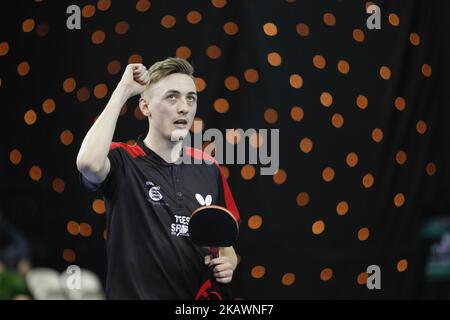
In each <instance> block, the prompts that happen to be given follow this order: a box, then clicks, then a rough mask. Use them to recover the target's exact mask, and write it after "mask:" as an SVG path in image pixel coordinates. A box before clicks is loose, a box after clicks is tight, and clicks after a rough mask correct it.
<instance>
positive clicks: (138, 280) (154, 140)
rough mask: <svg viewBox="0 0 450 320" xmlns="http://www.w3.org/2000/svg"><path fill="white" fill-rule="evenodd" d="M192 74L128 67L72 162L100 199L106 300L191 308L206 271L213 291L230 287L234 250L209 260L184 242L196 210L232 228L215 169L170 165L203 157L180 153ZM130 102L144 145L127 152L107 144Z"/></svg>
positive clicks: (227, 198) (179, 65)
mask: <svg viewBox="0 0 450 320" xmlns="http://www.w3.org/2000/svg"><path fill="white" fill-rule="evenodd" d="M193 72H194V70H193V68H192V66H191V65H190V64H189V63H188V62H187V61H186V60H184V59H180V58H168V59H166V60H164V61H159V62H157V63H155V64H154V65H153V66H151V67H150V69H149V70H147V69H146V68H145V67H144V66H143V65H142V64H130V65H128V66H127V67H126V69H125V72H124V74H123V76H122V79H121V80H120V82H119V84H118V85H117V88H116V89H115V90H114V92H113V94H112V96H111V99H110V100H109V102H108V104H107V106H106V107H105V109H104V110H103V112H102V114H101V115H100V116H99V117H98V119H97V121H96V122H95V123H94V125H93V126H92V127H91V129H90V130H89V132H88V133H87V135H86V137H85V138H84V141H83V143H82V145H81V148H80V151H79V153H78V157H77V167H78V170H79V171H80V172H81V174H82V181H83V184H84V185H85V186H86V187H87V188H88V189H90V190H98V189H100V190H101V192H102V194H103V196H104V199H105V205H106V210H107V230H108V237H107V239H108V240H107V258H108V273H107V280H106V296H107V298H109V299H193V298H195V297H196V296H197V294H198V292H197V291H198V289H199V288H200V286H201V285H202V279H203V280H204V278H205V273H206V274H207V273H208V272H209V268H208V267H213V275H214V277H215V278H216V280H217V282H219V283H223V284H226V283H229V282H231V279H232V276H233V272H234V269H235V268H236V264H237V258H236V254H235V252H234V249H233V248H232V247H229V248H220V255H219V258H216V259H212V260H211V258H210V257H209V256H207V255H206V254H207V252H205V249H204V248H198V247H197V246H195V245H194V244H193V243H192V241H191V239H190V238H189V233H188V222H189V217H190V215H191V213H192V212H193V211H194V210H195V209H197V208H198V207H200V206H202V205H205V204H217V205H222V206H224V207H227V208H228V209H229V210H230V211H231V212H232V213H233V214H234V215H235V217H236V218H238V219H239V213H238V210H237V208H236V205H235V203H234V200H233V197H232V195H231V192H230V189H229V187H228V184H227V182H226V180H225V178H224V177H223V175H222V174H221V172H220V169H219V168H218V166H217V165H214V164H212V165H208V164H206V163H202V164H184V163H181V164H180V163H176V162H177V160H178V159H179V158H180V157H181V156H182V155H184V153H185V152H189V154H190V155H191V156H196V157H198V155H199V154H200V155H201V154H202V153H201V151H199V150H195V149H189V150H188V151H186V150H185V148H183V146H182V142H183V138H185V137H186V136H187V134H188V133H189V128H190V127H191V125H192V123H193V119H194V116H195V113H196V109H197V90H196V87H195V82H194V76H193ZM138 94H140V95H141V98H140V100H139V107H140V110H141V111H142V113H143V114H144V115H145V116H146V117H148V121H149V130H148V134H147V136H146V137H145V138H142V137H140V138H138V141H137V143H136V144H135V145H134V146H130V145H127V144H125V143H116V142H112V139H113V135H114V130H115V127H116V122H117V119H118V117H119V113H120V110H121V108H122V106H123V105H124V103H125V102H126V101H127V100H128V99H129V98H130V97H132V96H135V95H138ZM186 149H187V148H186Z"/></svg>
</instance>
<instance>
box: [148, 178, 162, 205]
mask: <svg viewBox="0 0 450 320" xmlns="http://www.w3.org/2000/svg"><path fill="white" fill-rule="evenodd" d="M146 185H147V186H151V188H150V190H148V196H149V197H150V199H152V200H153V201H156V202H158V201H160V200H161V199H162V198H163V196H162V194H161V192H159V190H160V189H161V187H160V186H157V185H155V184H154V183H153V182H151V181H147V182H146Z"/></svg>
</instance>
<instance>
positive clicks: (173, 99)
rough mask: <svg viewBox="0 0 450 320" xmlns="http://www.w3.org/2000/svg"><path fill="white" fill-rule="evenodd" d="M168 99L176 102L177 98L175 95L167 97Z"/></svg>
mask: <svg viewBox="0 0 450 320" xmlns="http://www.w3.org/2000/svg"><path fill="white" fill-rule="evenodd" d="M167 99H169V100H171V101H175V99H176V97H175V95H174V94H171V95H170V96H167Z"/></svg>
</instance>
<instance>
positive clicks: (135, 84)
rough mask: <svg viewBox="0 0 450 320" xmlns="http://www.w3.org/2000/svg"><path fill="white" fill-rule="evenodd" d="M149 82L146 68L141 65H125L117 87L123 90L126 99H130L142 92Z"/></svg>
mask: <svg viewBox="0 0 450 320" xmlns="http://www.w3.org/2000/svg"><path fill="white" fill-rule="evenodd" d="M149 80H150V76H149V74H148V71H147V68H145V66H144V65H143V64H141V63H133V64H129V65H127V67H126V68H125V72H124V73H123V75H122V79H121V80H120V82H119V84H118V85H117V87H118V88H119V87H120V88H123V89H124V90H125V91H126V93H127V98H131V97H133V96H136V95H138V94H141V93H142V92H144V90H145V89H146V88H147V84H148V82H149Z"/></svg>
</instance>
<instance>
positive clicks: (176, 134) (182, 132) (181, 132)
mask: <svg viewBox="0 0 450 320" xmlns="http://www.w3.org/2000/svg"><path fill="white" fill-rule="evenodd" d="M188 133H189V130H188V129H175V130H174V131H172V134H171V135H170V140H171V141H180V140H183V139H184V138H186V136H187V135H188Z"/></svg>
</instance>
